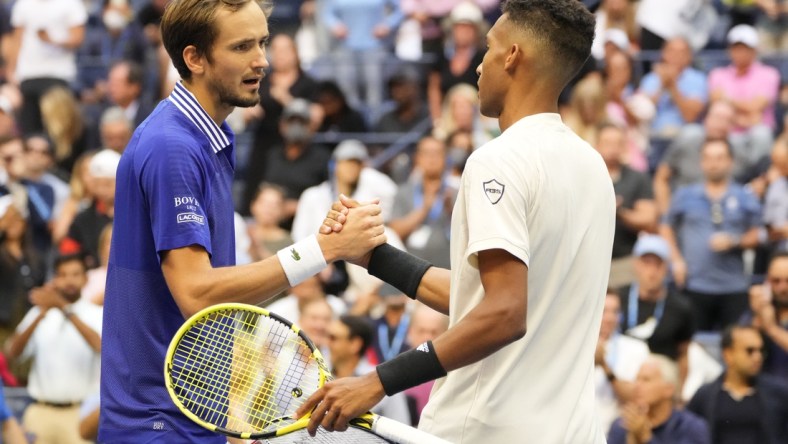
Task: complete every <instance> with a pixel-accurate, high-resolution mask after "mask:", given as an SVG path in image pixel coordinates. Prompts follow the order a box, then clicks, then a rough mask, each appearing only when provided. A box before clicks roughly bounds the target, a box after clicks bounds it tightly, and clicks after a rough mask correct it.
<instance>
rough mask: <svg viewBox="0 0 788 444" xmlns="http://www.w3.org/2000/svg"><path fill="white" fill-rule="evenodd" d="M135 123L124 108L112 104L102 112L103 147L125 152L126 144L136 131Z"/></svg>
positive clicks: (100, 127)
mask: <svg viewBox="0 0 788 444" xmlns="http://www.w3.org/2000/svg"><path fill="white" fill-rule="evenodd" d="M133 125H134V124H133V123H132V121H131V120H129V118H128V117H127V116H126V113H125V112H124V111H123V108H121V107H119V106H112V107H109V108H107V109H106V110H105V111H104V112H103V113H102V114H101V123H100V125H99V133H100V134H101V148H104V149H108V150H112V151H115V152H116V153H118V154H123V150H125V149H126V145H128V144H129V140H131V135H132V134H133V133H134V126H133Z"/></svg>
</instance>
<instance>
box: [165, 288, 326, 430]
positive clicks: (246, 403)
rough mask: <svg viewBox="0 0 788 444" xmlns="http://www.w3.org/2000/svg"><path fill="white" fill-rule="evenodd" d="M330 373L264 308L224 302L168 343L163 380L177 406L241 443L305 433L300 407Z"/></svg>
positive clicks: (313, 350) (295, 332)
mask: <svg viewBox="0 0 788 444" xmlns="http://www.w3.org/2000/svg"><path fill="white" fill-rule="evenodd" d="M329 375H330V373H329V371H328V368H327V367H326V364H325V361H324V359H323V356H322V355H321V354H320V350H319V349H318V348H317V347H315V345H314V343H312V341H311V340H310V339H309V338H308V337H307V336H306V335H305V334H304V333H303V332H302V331H301V330H300V329H299V328H298V327H296V326H295V325H293V324H292V323H291V322H289V321H288V320H286V319H284V318H282V317H280V316H278V315H276V314H274V313H271V312H269V311H268V310H266V309H264V308H260V307H257V306H254V305H247V304H235V303H229V304H218V305H214V306H211V307H208V308H206V309H203V310H201V311H200V312H198V313H196V314H194V315H193V316H192V317H190V318H189V319H188V320H187V321H186V322H185V323H184V324H183V325H182V326H181V328H180V329H179V330H178V332H177V333H176V334H175V336H174V337H173V339H172V341H171V342H170V346H169V348H168V350H167V355H166V358H165V365H164V380H165V385H166V387H167V391H168V393H169V394H170V397H171V398H172V400H173V402H174V403H175V405H176V406H178V408H179V409H180V410H181V412H183V413H184V414H185V415H186V416H187V417H189V418H190V419H191V420H192V421H194V422H195V423H197V424H199V425H201V426H202V427H205V428H206V429H208V430H211V431H214V432H218V433H222V434H224V435H227V436H234V437H237V438H242V439H250V438H252V439H256V438H265V437H271V436H276V435H277V434H281V433H282V431H283V430H285V431H289V430H295V429H298V428H301V427H305V426H306V424H307V423H308V417H305V418H301V419H298V418H294V417H293V416H294V413H295V411H296V409H298V407H299V406H300V405H301V404H302V403H303V402H304V401H306V399H307V398H309V396H311V395H312V393H314V392H315V391H317V390H318V389H319V388H320V387H322V386H323V385H324V384H325V382H326V380H327V379H328V377H329Z"/></svg>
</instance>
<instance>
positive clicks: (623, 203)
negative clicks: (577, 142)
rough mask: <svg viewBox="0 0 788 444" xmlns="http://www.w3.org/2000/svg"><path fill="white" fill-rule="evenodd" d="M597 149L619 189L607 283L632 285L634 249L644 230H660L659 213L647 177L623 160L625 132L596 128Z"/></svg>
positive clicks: (616, 187)
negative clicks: (658, 228)
mask: <svg viewBox="0 0 788 444" xmlns="http://www.w3.org/2000/svg"><path fill="white" fill-rule="evenodd" d="M597 137H598V139H597V141H596V144H595V146H596V149H597V151H599V154H600V155H602V159H603V160H604V161H605V165H606V166H607V170H608V172H609V173H610V178H611V180H612V181H613V189H614V190H615V192H616V233H615V236H614V237H613V262H612V264H611V267H610V281H609V283H608V285H610V286H612V287H614V288H617V287H621V286H624V285H628V284H631V283H632V281H633V280H634V278H635V275H634V270H633V268H632V248H633V247H634V246H635V242H636V241H637V239H638V235H639V234H640V232H641V231H648V232H654V231H656V229H657V220H658V216H659V215H658V212H657V205H656V202H655V201H654V193H653V191H652V190H651V181H650V180H649V178H648V176H647V175H645V174H643V173H640V172H638V171H635V170H633V169H631V168H629V167H628V166H627V165H624V164H623V163H622V159H623V158H624V156H625V155H626V154H625V153H626V135H625V133H624V130H623V129H621V128H620V127H618V126H615V125H611V124H604V125H602V126H601V127H600V128H599V129H598V130H597Z"/></svg>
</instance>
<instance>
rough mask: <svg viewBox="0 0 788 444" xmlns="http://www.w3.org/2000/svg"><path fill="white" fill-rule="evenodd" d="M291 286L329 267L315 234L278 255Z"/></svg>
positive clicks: (280, 251)
mask: <svg viewBox="0 0 788 444" xmlns="http://www.w3.org/2000/svg"><path fill="white" fill-rule="evenodd" d="M276 256H277V257H278V258H279V263H280V264H282V268H284V270H285V274H286V275H287V280H288V281H289V282H290V286H291V287H294V286H296V285H298V284H300V283H301V282H303V281H304V280H306V279H307V278H308V277H311V276H314V275H315V274H317V273H319V272H320V271H321V270H322V269H324V268H326V266H327V265H328V264H327V263H326V258H325V257H323V250H321V249H320V244H318V243H317V237H316V236H315V235H314V234H313V235H311V236H309V237H307V238H306V239H302V240H300V241H298V242H296V243H294V244H293V245H290V246H289V247H287V248H282V249H281V250H279V251H278V252H277V253H276Z"/></svg>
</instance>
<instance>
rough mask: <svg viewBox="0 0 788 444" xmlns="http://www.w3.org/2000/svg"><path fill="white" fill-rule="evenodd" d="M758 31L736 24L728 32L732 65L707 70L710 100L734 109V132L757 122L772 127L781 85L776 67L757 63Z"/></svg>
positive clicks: (757, 124)
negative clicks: (720, 102) (726, 103)
mask: <svg viewBox="0 0 788 444" xmlns="http://www.w3.org/2000/svg"><path fill="white" fill-rule="evenodd" d="M758 43H759V41H758V32H757V31H756V30H755V28H753V27H752V26H749V25H737V26H734V27H733V28H731V30H730V31H729V32H728V44H729V49H728V52H729V54H730V58H731V64H730V65H728V66H724V67H721V68H716V69H713V70H712V71H711V73H709V95H710V96H711V101H715V100H720V99H722V100H727V101H729V102H731V103H732V104H733V106H734V108H735V109H736V118H735V121H736V129H737V132H743V131H747V130H751V129H752V128H754V127H757V126H759V125H766V126H767V127H769V129H770V130H774V128H775V123H776V122H775V117H774V104H775V102H776V100H777V94H778V91H779V87H780V73H779V72H778V71H777V69H776V68H773V67H771V66H767V65H764V64H762V63H760V62H758V49H757V48H758Z"/></svg>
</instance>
